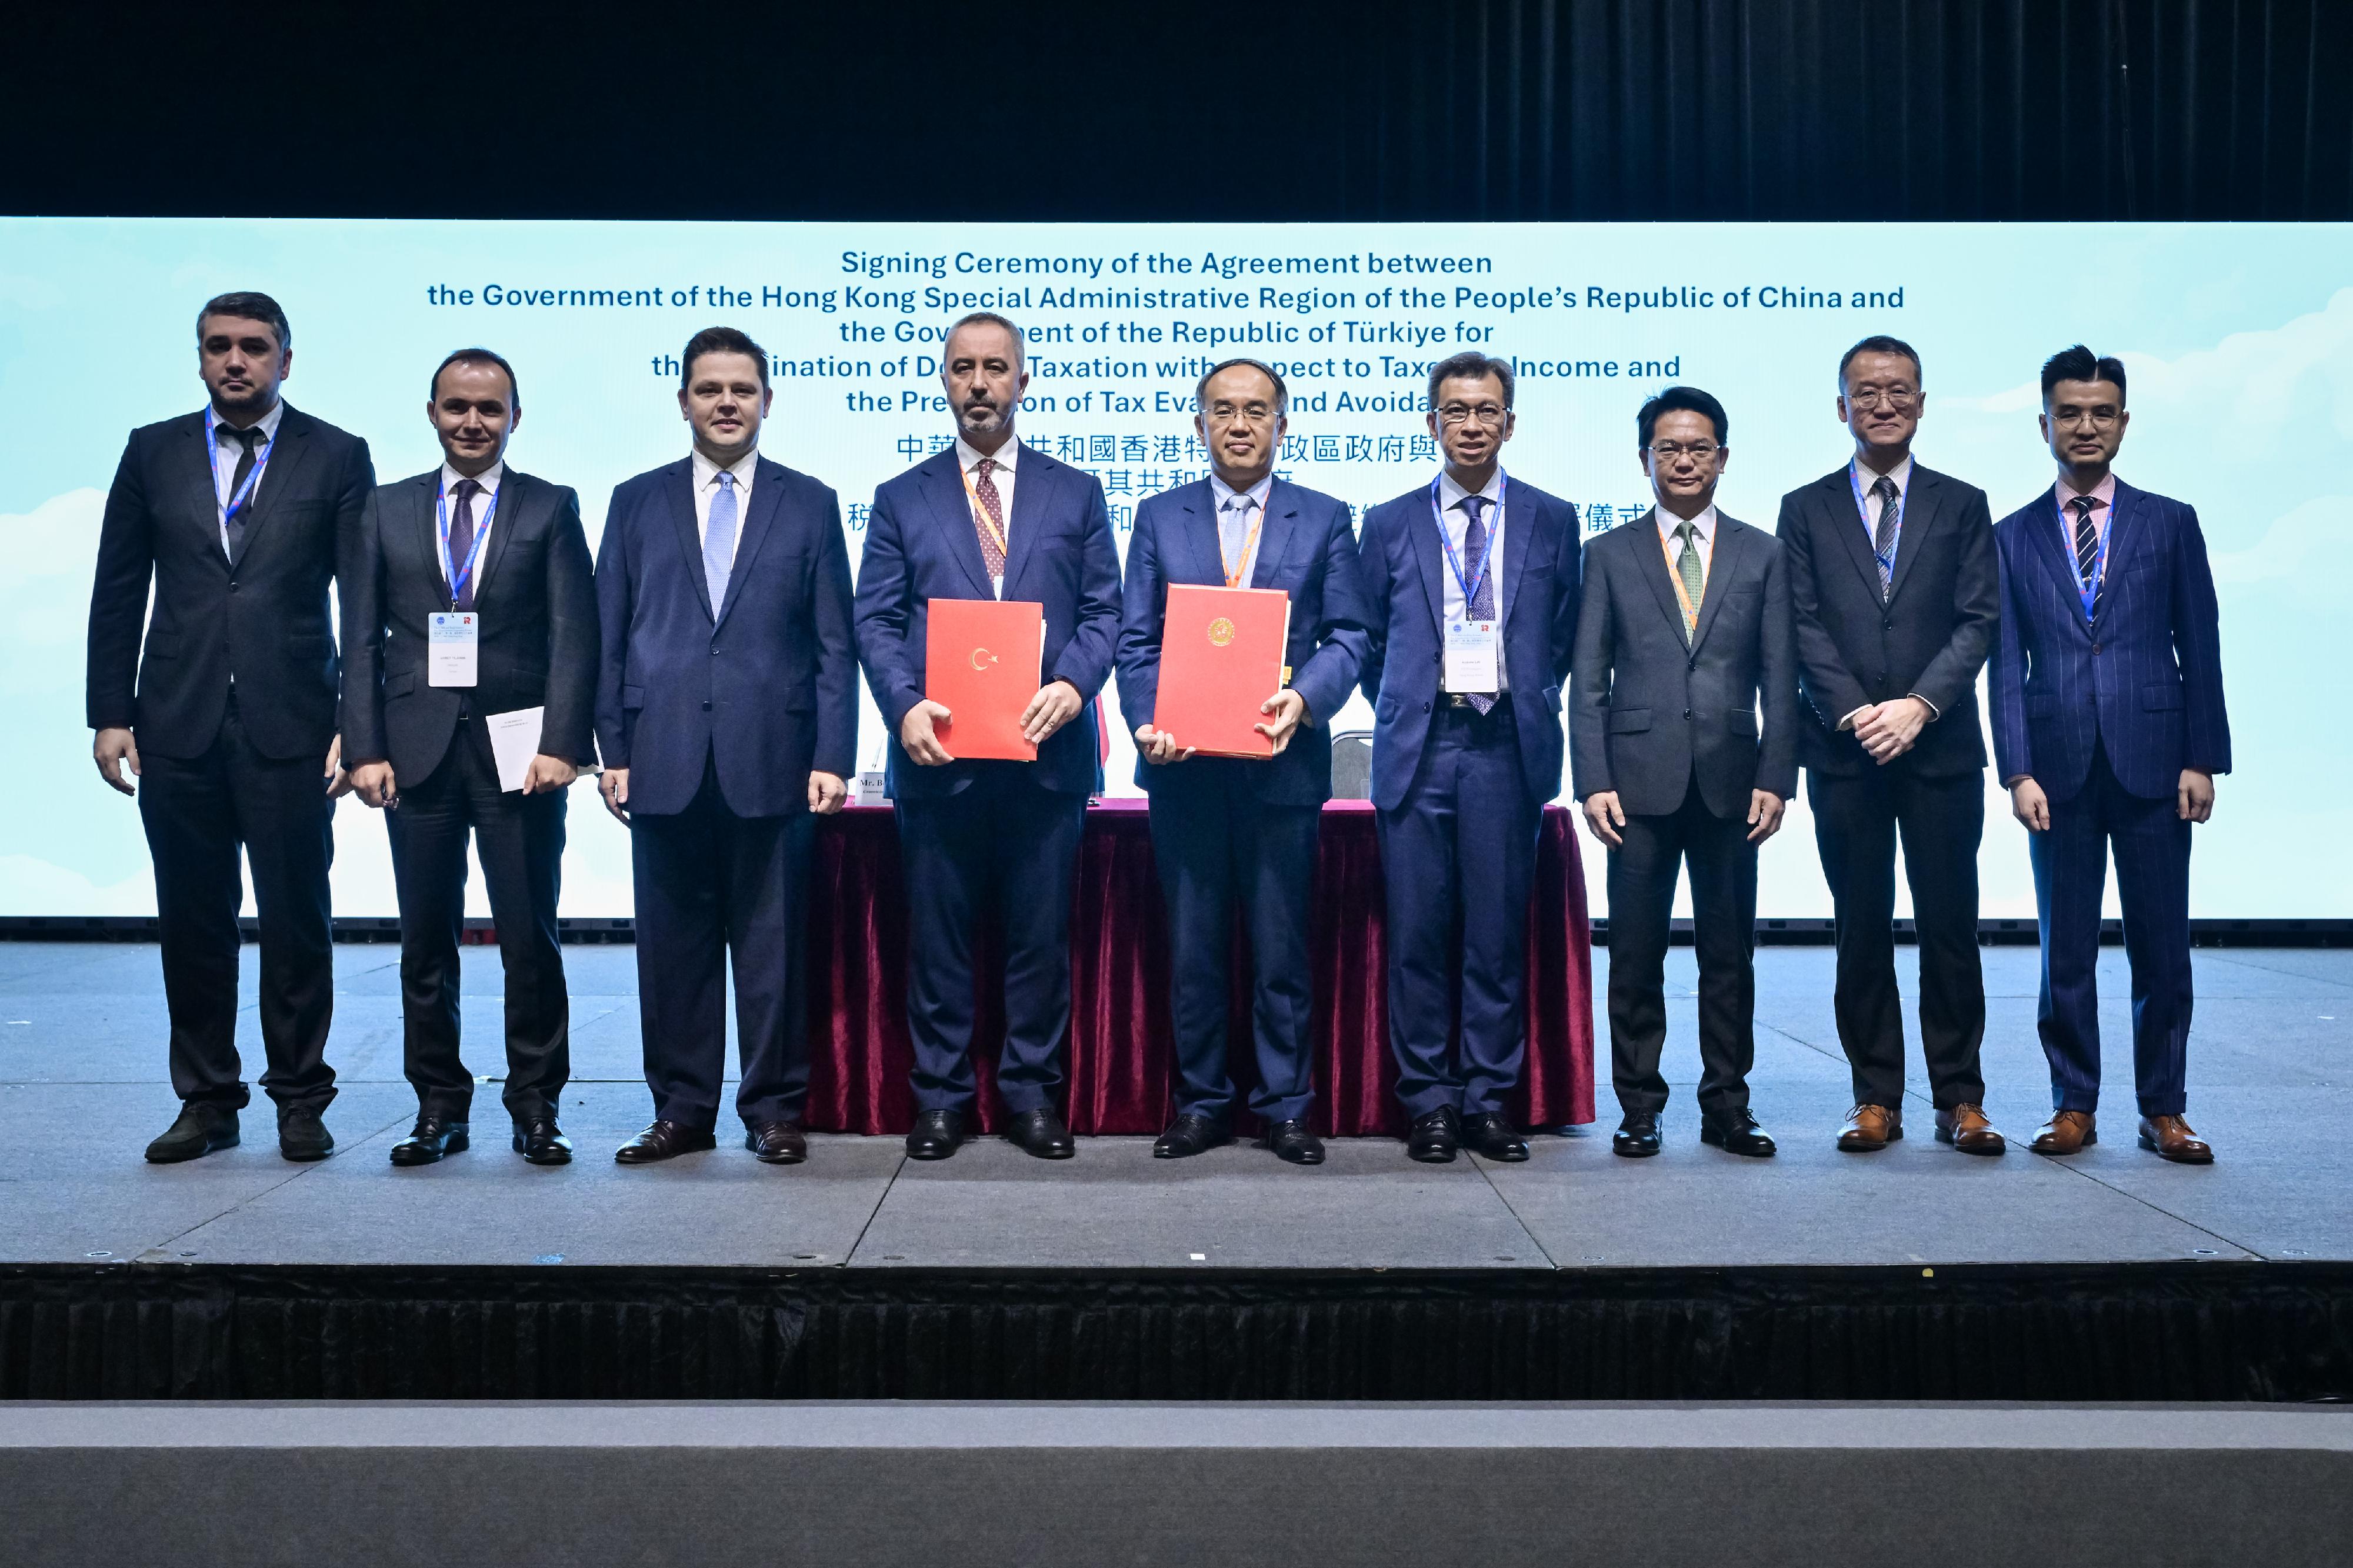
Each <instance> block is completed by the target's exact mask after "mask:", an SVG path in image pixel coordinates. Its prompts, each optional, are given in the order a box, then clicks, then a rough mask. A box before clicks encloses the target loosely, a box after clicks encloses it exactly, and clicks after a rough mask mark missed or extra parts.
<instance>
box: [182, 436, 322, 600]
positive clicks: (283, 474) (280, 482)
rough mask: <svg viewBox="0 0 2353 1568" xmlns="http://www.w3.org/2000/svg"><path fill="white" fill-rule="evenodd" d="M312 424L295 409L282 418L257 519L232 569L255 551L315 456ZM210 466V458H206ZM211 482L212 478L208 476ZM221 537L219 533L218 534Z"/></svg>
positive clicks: (256, 501) (257, 494) (248, 526)
mask: <svg viewBox="0 0 2353 1568" xmlns="http://www.w3.org/2000/svg"><path fill="white" fill-rule="evenodd" d="M310 434H311V421H310V420H309V419H308V418H306V417H305V416H302V415H301V414H299V413H297V412H296V411H295V409H294V408H293V406H292V405H288V406H287V409H286V412H285V413H284V414H282V415H280V416H279V419H278V436H277V438H276V439H275V440H273V441H271V442H270V444H269V463H268V464H267V465H265V466H264V467H263V468H262V470H261V480H260V483H259V484H258V485H257V486H256V487H255V489H254V497H253V507H252V510H253V515H252V516H250V517H248V518H247V519H246V521H245V536H244V538H243V539H241V540H240V541H239V542H238V543H237V554H236V555H235V556H234V557H232V558H231V559H230V562H229V564H230V565H231V566H232V567H235V566H241V565H243V564H244V563H245V558H246V556H247V555H248V554H249V553H250V552H252V550H253V542H254V539H255V537H256V536H257V535H259V533H260V532H261V530H262V528H263V526H264V525H266V524H267V523H268V522H269V520H270V519H271V518H272V517H274V516H276V515H277V513H278V500H279V498H280V497H281V496H283V495H284V494H286V492H287V490H288V489H289V488H290V486H291V485H292V484H293V482H294V480H295V479H296V477H297V476H298V475H300V474H301V471H302V467H303V462H304V459H305V458H308V457H309V456H310V454H311V442H310V439H309V437H310ZM206 458H207V461H208V462H209V458H210V454H206ZM210 478H211V476H210V475H209V474H207V475H206V479H210ZM213 493H214V497H215V500H214V501H213V516H214V517H215V518H216V519H217V518H218V517H219V516H220V510H219V509H220V501H219V500H218V497H219V492H218V491H217V490H216V491H214V492H213ZM215 537H216V538H217V537H218V530H217V529H216V530H215Z"/></svg>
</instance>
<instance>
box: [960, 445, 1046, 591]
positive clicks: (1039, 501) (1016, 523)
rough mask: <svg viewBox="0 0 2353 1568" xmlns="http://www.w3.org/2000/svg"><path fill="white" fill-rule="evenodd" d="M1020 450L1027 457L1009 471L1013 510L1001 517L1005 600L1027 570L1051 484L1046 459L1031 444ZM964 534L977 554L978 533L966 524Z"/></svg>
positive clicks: (986, 577)
mask: <svg viewBox="0 0 2353 1568" xmlns="http://www.w3.org/2000/svg"><path fill="white" fill-rule="evenodd" d="M1022 451H1023V452H1024V453H1026V454H1027V456H1025V457H1024V458H1021V459H1020V466H1019V467H1018V468H1016V469H1015V470H1014V473H1013V510H1012V513H1011V515H1009V516H1008V517H1007V518H1006V520H1005V527H1006V532H1007V534H1008V538H1007V539H1006V541H1005V596H1006V597H1007V598H1008V599H1009V598H1011V597H1013V590H1014V588H1015V587H1016V586H1017V585H1018V584H1019V583H1020V581H1021V574H1022V573H1023V572H1025V571H1027V570H1028V569H1029V555H1030V552H1031V549H1032V548H1033V547H1034V546H1035V545H1036V544H1037V542H1038V529H1039V524H1040V521H1041V520H1042V519H1043V518H1044V517H1045V515H1046V513H1047V511H1048V510H1050V507H1051V504H1052V502H1051V499H1050V497H1049V496H1048V494H1047V493H1046V492H1047V489H1048V488H1049V487H1050V485H1051V484H1052V483H1053V479H1052V478H1051V476H1052V473H1053V469H1052V468H1051V466H1050V462H1049V459H1048V458H1046V456H1045V455H1044V454H1043V453H1041V452H1039V450H1038V449H1037V448H1036V447H1023V448H1022ZM959 482H961V481H959ZM965 535H966V536H967V537H968V538H970V539H971V541H972V552H973V553H974V554H975V555H977V554H979V553H980V536H979V535H978V534H976V533H975V532H973V531H972V529H971V528H970V527H967V528H966V529H965ZM987 580H988V574H987V571H985V570H984V571H983V572H982V574H981V581H982V582H984V583H985V582H987Z"/></svg>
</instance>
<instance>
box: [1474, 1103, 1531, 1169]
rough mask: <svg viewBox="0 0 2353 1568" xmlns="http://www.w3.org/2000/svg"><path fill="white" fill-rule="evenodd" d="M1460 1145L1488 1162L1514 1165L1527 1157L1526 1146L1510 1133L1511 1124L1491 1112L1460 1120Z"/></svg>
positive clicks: (1514, 1133)
mask: <svg viewBox="0 0 2353 1568" xmlns="http://www.w3.org/2000/svg"><path fill="white" fill-rule="evenodd" d="M1462 1145H1463V1147H1464V1148H1466V1149H1468V1150H1470V1151H1471V1152H1472V1153H1473V1154H1484V1155H1485V1156H1486V1157H1487V1158H1489V1159H1490V1160H1502V1161H1505V1162H1507V1163H1516V1162H1518V1161H1521V1160H1525V1159H1526V1158H1527V1157H1528V1146H1527V1144H1526V1143H1525V1142H1522V1141H1521V1138H1520V1135H1519V1134H1518V1133H1516V1132H1514V1131H1512V1124H1511V1123H1510V1122H1508V1121H1504V1119H1503V1118H1502V1117H1500V1116H1497V1115H1496V1114H1494V1113H1493V1111H1484V1112H1482V1113H1481V1114H1479V1115H1477V1116H1466V1117H1464V1118H1463V1119H1462Z"/></svg>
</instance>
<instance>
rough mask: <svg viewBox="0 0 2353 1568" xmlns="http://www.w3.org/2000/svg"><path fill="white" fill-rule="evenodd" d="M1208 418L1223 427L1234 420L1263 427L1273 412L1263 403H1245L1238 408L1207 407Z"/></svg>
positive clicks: (1224, 405) (1222, 405)
mask: <svg viewBox="0 0 2353 1568" xmlns="http://www.w3.org/2000/svg"><path fill="white" fill-rule="evenodd" d="M1209 417H1210V418H1211V419H1214V420H1216V421H1217V422H1218V423H1219V424H1220V425H1224V424H1228V423H1230V422H1231V421H1233V420H1236V419H1246V420H1248V421H1250V423H1251V424H1253V425H1263V424H1265V423H1266V422H1267V421H1269V420H1270V419H1272V418H1273V417H1274V410H1273V409H1272V408H1271V407H1269V406H1268V405H1266V404H1263V403H1245V404H1243V405H1241V406H1240V408H1237V407H1235V406H1234V405H1232V404H1230V403H1216V404H1211V405H1209Z"/></svg>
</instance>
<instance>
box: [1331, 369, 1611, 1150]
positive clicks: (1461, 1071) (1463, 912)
mask: <svg viewBox="0 0 2353 1568" xmlns="http://www.w3.org/2000/svg"><path fill="white" fill-rule="evenodd" d="M1512 380H1513V377H1512V367H1511V363H1510V362H1509V361H1508V360H1501V359H1492V358H1490V357H1488V356H1487V355H1485V354H1482V353H1460V354H1456V355H1454V356H1452V357H1451V358H1450V359H1446V360H1441V361H1440V363H1438V364H1436V365H1434V366H1433V367H1431V369H1430V414H1429V423H1430V434H1431V436H1433V437H1436V438H1437V441H1438V445H1439V447H1440V450H1441V451H1443V452H1444V453H1445V457H1446V462H1445V467H1444V468H1443V469H1442V470H1441V471H1440V473H1439V474H1438V475H1437V476H1436V477H1435V478H1433V479H1431V480H1430V483H1429V484H1428V485H1426V486H1422V487H1420V488H1419V489H1412V490H1409V491H1407V492H1406V493H1405V494H1404V495H1401V496H1399V497H1398V498H1397V499H1396V500H1390V501H1385V502H1383V503H1382V504H1381V505H1379V506H1377V507H1375V508H1373V509H1372V510H1370V511H1368V512H1366V514H1365V526H1364V531H1363V534H1362V537H1361V539H1360V540H1359V542H1358V547H1357V549H1358V555H1357V560H1358V567H1359V570H1360V571H1361V572H1362V573H1363V576H1364V590H1365V595H1366V598H1367V599H1368V600H1369V601H1370V604H1371V607H1372V622H1373V625H1372V638H1371V641H1370V644H1369V645H1368V647H1367V648H1366V656H1365V673H1364V688H1365V695H1366V698H1368V699H1369V700H1371V701H1372V704H1373V790H1372V795H1373V805H1375V807H1377V810H1378V812H1379V816H1378V817H1377V831H1378V833H1379V837H1380V845H1381V874H1382V877H1383V879H1384V880H1385V882H1386V884H1387V894H1386V901H1387V921H1386V926H1387V931H1388V1004H1389V1044H1390V1047H1391V1048H1392V1049H1393V1050H1394V1051H1395V1052H1396V1053H1397V1059H1398V1098H1399V1099H1400V1100H1403V1101H1404V1102H1405V1108H1406V1111H1407V1113H1408V1114H1409V1116H1411V1117H1412V1118H1413V1126H1412V1130H1411V1131H1410V1132H1409V1135H1408V1138H1407V1142H1406V1152H1407V1153H1408V1154H1409V1155H1410V1156H1411V1157H1412V1158H1414V1159H1416V1160H1420V1161H1424V1162H1426V1163H1443V1162H1445V1161H1449V1160H1451V1159H1453V1158H1454V1154H1455V1151H1456V1149H1457V1147H1458V1146H1460V1145H1463V1144H1468V1145H1469V1146H1470V1147H1471V1149H1472V1151H1473V1152H1477V1153H1481V1154H1484V1155H1486V1156H1487V1157H1488V1158H1490V1159H1493V1160H1525V1159H1526V1158H1527V1157H1528V1150H1527V1145H1526V1144H1525V1143H1524V1142H1521V1140H1520V1136H1519V1133H1518V1131H1516V1130H1515V1129H1514V1128H1513V1126H1512V1125H1511V1122H1510V1121H1509V1120H1508V1119H1507V1118H1506V1117H1505V1115H1504V1100H1505V1098H1506V1097H1507V1096H1508V1095H1510V1093H1511V1092H1512V1090H1513V1089H1514V1087H1515V1086H1516V1085H1517V1084H1518V1082H1519V1079H1520V1068H1521V1066H1522V1064H1523V1063H1524V1062H1525V1059H1526V1056H1527V1031H1526V1009H1525V982H1526V967H1527V917H1528V895H1529V891H1530V889H1531V887H1532V886H1533V883H1534V872H1535V849H1536V835H1537V831H1538V829H1539V827H1540V826H1541V825H1542V822H1543V813H1544V808H1545V805H1546V802H1547V801H1550V800H1551V799H1552V798H1553V796H1555V795H1558V794H1559V793H1560V767H1561V732H1560V689H1561V686H1562V684H1563V682H1564V681H1566V680H1567V677H1568V661H1569V650H1570V648H1571V647H1573V646H1574V644H1575V641H1576V637H1577V512H1576V510H1575V509H1574V508H1572V507H1570V506H1569V505H1568V504H1567V502H1565V501H1561V500H1555V499H1554V498H1553V497H1551V496H1548V495H1546V494H1545V492H1544V491H1542V490H1540V489H1536V488H1535V486H1534V485H1530V484H1525V483H1523V482H1521V481H1519V480H1517V479H1513V480H1510V481H1508V483H1507V482H1506V479H1505V477H1504V468H1503V453H1504V442H1506V441H1508V440H1510V439H1511V438H1512V431H1513V428H1514V418H1513V414H1512ZM1457 931H1460V932H1461V938H1460V947H1459V955H1460V956H1459V973H1460V975H1461V985H1460V994H1461V1012H1460V1014H1459V1016H1458V1014H1457V1011H1456V1000H1455V998H1456V994H1457V987H1456V975H1457V973H1458V946H1457V939H1456V932H1457ZM1458 1025H1459V1028H1460V1032H1461V1047H1460V1049H1459V1051H1453V1052H1450V1051H1449V1049H1448V1039H1449V1037H1451V1036H1452V1035H1454V1034H1455V1032H1456V1030H1457V1027H1458Z"/></svg>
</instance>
